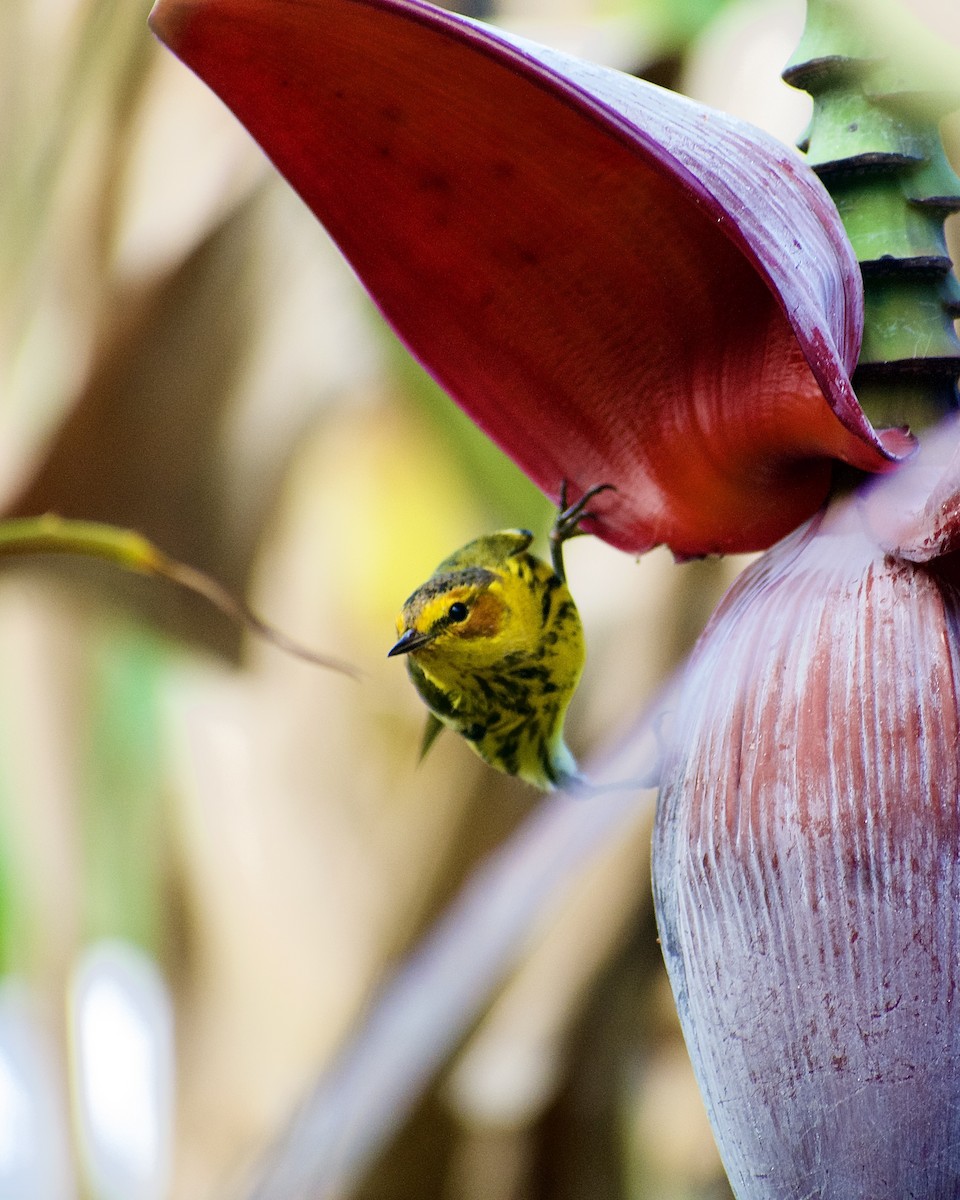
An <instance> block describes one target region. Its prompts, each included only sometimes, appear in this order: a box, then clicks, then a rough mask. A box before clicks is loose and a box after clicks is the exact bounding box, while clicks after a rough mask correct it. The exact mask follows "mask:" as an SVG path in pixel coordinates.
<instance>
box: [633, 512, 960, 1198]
mask: <svg viewBox="0 0 960 1200" xmlns="http://www.w3.org/2000/svg"><path fill="white" fill-rule="evenodd" d="M958 644H960V595H958V593H957V592H956V591H955V590H954V588H953V586H952V585H951V584H949V583H946V582H944V581H943V580H941V579H939V578H938V577H937V575H936V574H935V573H932V572H931V571H930V570H928V569H927V568H926V567H923V566H917V565H914V564H912V563H908V562H905V561H903V560H901V559H899V558H897V557H893V556H891V555H885V554H884V552H883V550H882V549H880V548H879V546H877V544H876V543H875V541H874V540H873V538H872V536H871V535H869V534H868V533H867V531H866V530H865V528H864V525H863V524H862V512H861V508H860V507H858V506H857V505H856V504H855V503H853V502H848V503H847V504H846V505H843V506H841V507H840V508H838V509H836V510H835V511H834V512H833V513H831V514H829V515H828V516H827V517H825V518H823V519H821V520H818V521H815V522H813V523H811V524H810V525H808V526H806V527H804V528H802V529H801V530H799V531H797V533H795V534H793V535H791V537H789V538H787V539H786V540H785V541H783V542H781V543H780V544H779V545H777V546H776V547H774V548H773V550H771V551H769V552H768V553H767V554H766V555H765V556H764V557H763V558H762V559H761V560H759V561H758V562H757V563H756V564H755V565H754V566H753V567H752V568H751V569H749V570H748V571H747V572H746V574H745V575H744V576H742V577H741V579H740V580H739V581H738V583H737V585H736V586H735V587H734V589H733V590H732V591H731V592H730V593H729V594H728V596H727V597H726V599H725V600H724V602H723V603H722V604H721V606H720V608H719V609H718V611H717V613H716V614H715V616H714V618H713V620H712V621H711V624H710V625H709V627H708V629H707V630H706V632H705V634H704V635H703V638H702V639H701V643H700V646H699V648H698V651H697V654H696V656H695V659H694V661H693V663H692V664H691V668H690V673H689V678H688V680H687V683H686V686H685V692H684V697H683V699H682V701H681V703H680V706H679V709H678V713H677V715H676V730H675V737H674V739H673V745H674V749H673V751H672V752H671V755H670V758H669V761H668V763H667V766H666V771H665V775H664V783H663V790H662V793H661V798H660V808H659V813H658V824H657V831H656V837H655V854H654V869H655V889H656V901H657V909H658V917H659V921H660V927H661V937H662V941H663V948H664V954H665V957H666V960H667V965H668V969H669V971H670V976H671V980H672V983H673V986H674V990H675V993H676V997H677V1001H678V1005H679V1009H680V1015H681V1020H682V1022H683V1026H684V1032H685V1035H686V1037H687V1041H688V1044H689V1047H690V1051H691V1055H692V1057H693V1061H694V1065H695V1068H696V1070H697V1073H698V1076H699V1079H700V1083H701V1087H702V1089H703V1092H704V1095H705V1097H706V1100H707V1104H708V1107H709V1111H710V1115H711V1119H712V1121H713V1123H714V1127H715V1132H716V1135H717V1138H718V1142H719V1145H720V1149H721V1153H722V1155H723V1157H724V1161H725V1165H726V1167H727V1170H728V1173H729V1176H730V1179H731V1183H732V1185H733V1188H734V1190H735V1192H736V1195H737V1196H738V1197H739V1198H740V1200H747V1198H750V1200H753V1198H757V1200H759V1198H760V1197H763V1198H764V1200H768V1198H773V1197H776V1198H783V1200H799V1198H800V1197H811V1198H812V1197H818V1198H824V1200H827V1198H833V1200H854V1198H858V1200H859V1198H869V1200H905V1198H907V1197H915V1198H917V1200H937V1198H943V1200H947V1198H954V1197H956V1196H958V1195H960V998H958V997H957V995H956V991H957V984H958V982H960V957H958V942H960V812H958V792H960V787H958V774H960V772H958V753H960V750H958V733H960V730H958V708H957V678H958V665H960V663H958Z"/></svg>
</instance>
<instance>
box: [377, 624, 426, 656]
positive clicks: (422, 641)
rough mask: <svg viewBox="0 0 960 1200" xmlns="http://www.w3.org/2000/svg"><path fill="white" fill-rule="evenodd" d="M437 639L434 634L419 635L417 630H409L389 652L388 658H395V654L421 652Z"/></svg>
mask: <svg viewBox="0 0 960 1200" xmlns="http://www.w3.org/2000/svg"><path fill="white" fill-rule="evenodd" d="M435 637H436V634H434V633H419V632H418V631H417V630H416V629H407V630H405V632H403V633H402V634H401V635H400V637H399V639H398V640H397V641H396V642H395V643H394V644H393V646H391V647H390V649H389V650H388V651H387V658H393V656H394V655H395V654H409V653H410V651H411V650H419V649H420V647H421V646H425V645H426V644H427V642H432V641H433V639H434V638H435Z"/></svg>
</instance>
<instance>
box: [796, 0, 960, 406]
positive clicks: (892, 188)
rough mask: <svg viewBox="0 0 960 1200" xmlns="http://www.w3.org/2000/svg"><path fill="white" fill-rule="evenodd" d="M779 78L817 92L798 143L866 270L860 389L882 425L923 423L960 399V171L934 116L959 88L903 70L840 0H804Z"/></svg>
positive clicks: (959, 99) (955, 98)
mask: <svg viewBox="0 0 960 1200" xmlns="http://www.w3.org/2000/svg"><path fill="white" fill-rule="evenodd" d="M784 79H786V81H787V82H788V83H790V84H792V85H794V86H795V87H798V88H801V89H803V90H805V91H807V92H809V93H810V95H811V96H812V97H813V102H814V108H813V119H812V121H811V124H810V127H809V129H808V131H807V134H806V136H805V137H804V139H803V142H802V143H801V146H802V148H803V149H804V150H806V153H807V161H808V163H809V164H810V166H811V167H813V169H814V171H816V173H817V174H818V175H819V176H820V179H821V180H822V181H823V183H824V185H825V186H826V188H827V190H828V191H829V192H830V194H831V196H832V197H833V200H834V202H835V203H836V205H837V209H838V211H839V213H840V217H841V219H842V221H843V224H844V227H845V229H846V231H847V235H848V237H849V238H850V241H851V244H852V245H853V248H854V251H855V253H856V256H857V260H858V262H859V263H860V270H861V272H862V274H863V287H864V302H865V313H864V337H863V345H862V348H861V351H860V358H859V362H858V364H857V369H856V372H855V373H854V376H853V383H854V388H855V390H856V392H857V396H858V398H859V400H860V402H861V404H862V405H863V407H864V409H865V410H866V412H867V414H868V416H869V417H870V418H871V420H872V421H873V422H874V423H875V424H878V425H904V424H908V425H910V426H911V427H913V428H914V429H923V428H925V427H926V426H928V425H930V424H932V423H934V422H935V421H936V420H938V419H939V418H940V417H941V416H943V415H944V413H945V412H948V411H950V410H952V409H954V408H956V407H957V387H956V380H957V376H958V375H960V340H958V338H957V335H956V331H955V329H954V325H953V322H954V319H955V318H957V317H958V316H960V283H958V281H957V278H956V276H955V275H954V274H953V273H952V270H951V268H952V263H951V260H950V256H949V254H948V252H947V245H946V239H945V236H944V220H945V219H946V217H947V216H948V215H949V214H950V213H952V212H956V211H958V210H960V177H958V176H957V175H956V173H955V172H954V171H953V169H952V168H951V166H950V163H949V162H948V161H947V158H946V155H945V154H944V150H943V144H942V142H941V139H940V135H939V130H938V124H939V120H940V118H942V117H943V116H944V115H945V114H946V113H948V112H950V111H951V110H952V109H955V108H956V107H957V105H958V103H960V91H956V92H953V93H951V92H944V91H941V90H940V89H939V88H935V89H934V90H930V89H929V88H928V87H925V86H923V85H921V83H920V82H919V80H918V79H917V77H916V75H915V74H914V73H913V72H912V71H909V70H907V71H901V70H898V69H897V67H896V65H895V61H894V60H893V59H892V58H891V55H890V51H889V47H888V45H887V44H886V40H885V39H883V38H882V37H881V36H880V35H879V34H878V33H877V30H876V25H875V23H871V22H869V21H863V20H858V19H857V13H856V12H855V10H854V9H853V7H852V6H851V4H849V3H845V2H844V0H808V5H807V24H806V28H805V30H804V34H803V38H802V40H801V42H800V45H799V46H798V48H797V50H796V53H795V54H794V55H793V58H792V59H791V61H790V63H789V64H788V66H787V68H786V70H785V71H784Z"/></svg>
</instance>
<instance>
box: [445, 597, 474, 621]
mask: <svg viewBox="0 0 960 1200" xmlns="http://www.w3.org/2000/svg"><path fill="white" fill-rule="evenodd" d="M469 612H470V610H469V609H468V608H467V606H466V605H465V604H463V603H462V602H461V601H460V600H455V601H454V602H453V604H451V605H450V607H449V608H448V609H447V616H448V617H449V618H450V620H451V621H465V620H466V619H467V616H468V614H469Z"/></svg>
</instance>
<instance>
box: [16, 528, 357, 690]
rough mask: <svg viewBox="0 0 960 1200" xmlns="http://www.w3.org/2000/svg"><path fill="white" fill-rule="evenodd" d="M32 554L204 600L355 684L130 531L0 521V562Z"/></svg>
mask: <svg viewBox="0 0 960 1200" xmlns="http://www.w3.org/2000/svg"><path fill="white" fill-rule="evenodd" d="M31 554H73V555H79V556H82V557H85V558H99V559H102V560H105V561H107V562H112V563H114V564H116V565H117V566H119V567H122V568H123V569H124V570H127V571H135V572H137V573H138V574H140V575H151V576H154V577H156V578H160V579H166V580H169V581H170V582H171V583H175V584H177V585H178V586H179V587H182V588H186V589H187V591H190V592H194V593H196V594H197V595H198V596H203V597H204V599H206V600H208V601H209V602H210V603H211V604H212V605H213V606H214V607H215V608H218V609H219V610H220V611H221V612H222V613H224V615H226V616H227V617H229V618H230V619H231V620H234V621H238V622H239V623H240V624H241V625H244V626H246V627H247V628H248V629H250V630H252V631H253V632H254V633H256V634H257V635H258V636H259V637H262V638H264V639H265V640H266V641H268V642H271V643H272V644H273V645H275V646H278V647H279V648H280V649H281V650H283V651H285V652H286V653H287V654H293V655H295V656H296V657H297V658H302V659H304V660H305V661H307V662H311V663H314V664H315V665H316V666H321V667H326V668H327V669H329V670H331V671H339V672H340V673H341V674H344V675H351V676H353V677H354V678H358V676H359V672H358V671H357V669H356V668H355V667H353V666H352V665H351V664H350V663H347V662H344V661H342V660H341V659H338V658H331V657H329V656H328V655H325V654H316V653H314V652H313V651H312V650H308V649H307V648H306V647H304V646H301V645H300V644H299V643H298V642H295V641H293V639H291V638H288V637H287V636H286V634H283V633H281V632H280V631H279V630H278V629H274V627H273V626H272V625H268V624H267V622H266V621H263V620H261V619H260V617H258V616H257V615H256V614H255V613H253V612H251V611H250V609H249V608H247V606H246V605H245V604H244V603H243V601H242V600H239V599H237V597H236V596H233V595H231V594H230V592H228V591H227V590H226V588H224V587H223V586H222V585H221V584H219V583H218V582H217V581H216V580H215V579H213V578H211V577H210V576H209V575H206V574H204V572H203V571H199V570H197V569H196V567H191V566H188V565H187V564H186V563H181V562H177V561H176V559H172V558H169V557H168V556H167V555H166V554H164V553H163V551H162V550H160V549H158V548H157V547H156V546H155V545H154V544H153V543H152V542H150V541H148V540H147V539H146V538H145V537H143V536H142V535H141V534H139V533H136V532H134V530H132V529H118V528H117V527H116V526H114V525H105V524H102V523H100V522H99V521H76V520H68V519H67V518H65V517H59V516H57V515H56V514H54V513H45V514H44V515H43V516H39V517H18V518H15V519H11V520H7V521H0V557H5V556H6V557H22V556H24V555H31Z"/></svg>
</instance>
